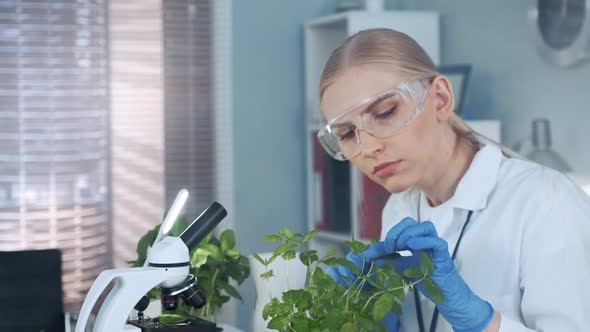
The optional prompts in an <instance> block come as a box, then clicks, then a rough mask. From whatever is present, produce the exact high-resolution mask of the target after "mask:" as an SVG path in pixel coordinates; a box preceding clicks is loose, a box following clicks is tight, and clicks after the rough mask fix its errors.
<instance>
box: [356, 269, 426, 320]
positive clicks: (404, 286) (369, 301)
mask: <svg viewBox="0 0 590 332" xmlns="http://www.w3.org/2000/svg"><path fill="white" fill-rule="evenodd" d="M426 277H427V275H426V274H425V275H423V276H422V278H420V279H419V280H416V281H414V282H411V283H409V284H408V285H403V286H400V287H394V288H388V289H386V290H382V291H380V292H377V293H375V294H373V295H371V297H369V299H368V300H367V302H366V303H365V305H364V306H363V309H362V310H361V312H363V311H365V309H367V306H369V303H371V301H372V300H373V298H374V297H376V296H378V295H381V294H385V293H388V292H392V291H395V290H398V289H404V288H406V287H413V286H414V285H415V284H418V283H420V282H422V280H424V279H426Z"/></svg>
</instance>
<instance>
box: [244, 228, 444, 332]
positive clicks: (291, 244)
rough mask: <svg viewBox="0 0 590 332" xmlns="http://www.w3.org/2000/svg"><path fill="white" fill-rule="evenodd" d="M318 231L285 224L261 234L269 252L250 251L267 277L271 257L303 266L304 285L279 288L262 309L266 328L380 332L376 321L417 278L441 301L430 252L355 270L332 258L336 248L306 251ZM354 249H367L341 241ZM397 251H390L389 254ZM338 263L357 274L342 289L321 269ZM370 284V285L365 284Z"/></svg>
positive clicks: (270, 273)
mask: <svg viewBox="0 0 590 332" xmlns="http://www.w3.org/2000/svg"><path fill="white" fill-rule="evenodd" d="M318 232H319V230H314V231H312V232H310V233H308V234H306V235H302V234H298V233H297V234H294V233H292V232H291V231H290V230H289V229H287V228H285V229H283V230H281V231H280V232H279V234H276V235H268V236H265V237H264V240H265V241H272V242H278V243H279V245H278V247H277V248H276V249H275V251H274V253H273V255H272V256H271V257H270V258H269V259H263V258H262V257H260V256H259V255H257V254H254V257H255V259H256V260H257V261H258V262H260V263H261V264H263V265H264V266H265V267H266V271H265V272H264V273H262V274H261V275H260V276H261V278H263V279H267V280H268V279H269V278H272V277H273V271H272V270H269V269H268V267H269V265H270V264H271V263H272V262H273V261H274V260H275V259H277V258H279V257H280V258H281V259H285V260H291V259H295V258H297V256H299V259H300V260H301V262H302V263H303V264H304V265H305V266H307V273H308V280H309V282H308V284H307V285H306V286H305V287H304V288H303V289H292V290H288V291H286V292H284V293H283V294H282V297H281V298H280V299H279V298H271V299H270V301H269V302H268V303H267V304H266V305H265V307H264V310H263V318H264V319H265V320H266V319H268V318H270V321H269V323H268V328H270V329H273V330H278V331H318V332H328V331H355V332H356V331H373V330H380V331H384V330H385V327H384V326H383V325H382V324H381V321H382V320H383V318H384V317H385V315H386V314H387V313H388V312H390V311H394V312H396V313H397V314H401V312H402V307H401V305H400V303H402V302H403V301H404V299H405V291H406V290H407V289H408V288H411V287H413V286H414V285H416V284H418V283H421V282H422V283H424V286H425V288H426V289H427V291H428V292H429V294H430V295H431V296H432V297H433V298H434V299H435V300H436V301H437V302H440V301H442V300H443V295H442V293H441V291H440V289H439V288H438V287H437V286H436V285H435V284H434V282H433V281H432V279H430V277H429V275H430V274H431V273H432V271H433V269H434V265H433V263H432V261H431V259H430V257H429V256H428V255H427V254H426V253H422V255H421V258H420V266H419V267H413V268H410V269H407V270H405V271H402V273H401V274H400V273H397V272H396V271H395V269H394V268H393V267H392V266H391V265H389V264H386V265H384V266H382V267H378V266H376V265H375V264H373V263H371V264H370V265H369V269H368V272H367V273H366V274H365V275H361V274H360V273H359V270H358V269H357V267H356V266H355V265H354V264H353V263H352V262H350V261H348V260H346V259H344V258H338V257H334V256H335V255H336V250H331V251H329V252H328V253H327V254H326V255H325V256H323V257H321V258H320V257H319V256H318V253H317V251H316V250H306V249H305V245H306V243H307V242H308V241H309V240H310V239H312V238H313V237H314V236H315V235H316V234H317V233H318ZM346 243H347V244H348V245H349V246H350V248H351V249H352V251H353V252H354V253H359V252H362V251H364V250H366V249H367V248H368V246H369V245H368V244H365V243H362V242H359V241H355V240H352V241H347V242H346ZM395 257H399V255H397V254H396V255H391V258H395ZM336 265H344V266H346V267H348V268H350V269H351V270H352V271H354V272H355V274H356V275H361V276H359V277H358V279H357V280H351V281H353V285H355V286H351V287H350V288H346V287H344V286H342V285H340V284H338V283H336V282H334V281H333V280H332V278H331V277H330V276H328V275H327V274H325V273H324V271H323V269H322V266H324V267H325V266H336ZM365 286H370V287H365Z"/></svg>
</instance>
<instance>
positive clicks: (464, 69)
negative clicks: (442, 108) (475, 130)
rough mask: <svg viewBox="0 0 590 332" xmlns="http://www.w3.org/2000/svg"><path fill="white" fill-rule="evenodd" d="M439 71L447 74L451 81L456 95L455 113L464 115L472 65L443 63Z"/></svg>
mask: <svg viewBox="0 0 590 332" xmlns="http://www.w3.org/2000/svg"><path fill="white" fill-rule="evenodd" d="M438 72H439V73H441V74H442V75H444V76H446V77H447V78H448V79H449V81H450V82H451V86H452V88H453V94H454V95H455V113H456V114H457V115H459V116H461V117H462V116H463V106H464V104H465V96H466V94H467V87H468V85H469V79H470V77H471V65H469V64H456V65H443V66H440V67H438Z"/></svg>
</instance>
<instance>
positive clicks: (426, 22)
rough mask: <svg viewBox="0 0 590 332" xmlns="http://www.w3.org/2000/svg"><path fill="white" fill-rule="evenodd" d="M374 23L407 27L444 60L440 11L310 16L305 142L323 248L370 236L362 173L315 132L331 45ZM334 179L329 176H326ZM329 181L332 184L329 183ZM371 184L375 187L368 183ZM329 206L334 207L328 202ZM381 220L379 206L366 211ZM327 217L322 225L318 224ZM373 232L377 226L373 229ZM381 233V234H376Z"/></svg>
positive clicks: (312, 222) (312, 212) (313, 215)
mask: <svg viewBox="0 0 590 332" xmlns="http://www.w3.org/2000/svg"><path fill="white" fill-rule="evenodd" d="M370 28H390V29H394V30H397V31H400V32H403V33H405V34H407V35H409V36H411V37H412V38H414V39H416V41H417V42H418V43H419V44H420V45H421V46H422V47H423V48H424V49H425V50H426V52H427V53H428V54H429V55H430V57H431V58H432V60H433V61H434V62H435V64H437V65H438V64H440V42H439V40H440V38H439V15H438V13H435V12H421V11H420V12H418V11H397V12H396V11H381V12H367V11H352V12H347V13H341V14H336V15H331V16H327V17H321V18H318V19H314V20H311V21H309V22H306V23H305V25H304V38H305V83H306V85H305V115H306V121H305V122H306V126H305V127H306V128H305V130H306V133H305V134H306V135H305V136H306V147H307V197H308V201H307V203H308V205H307V206H308V214H307V217H308V228H309V229H310V230H311V229H314V228H318V227H319V228H321V229H322V232H320V234H318V236H317V237H316V240H314V241H313V242H312V247H313V248H314V249H316V250H318V251H319V252H320V254H321V253H322V252H324V251H326V250H327V249H331V248H338V247H339V246H340V245H342V244H343V242H344V241H345V240H350V239H351V238H353V237H354V238H355V239H361V240H369V239H368V238H367V237H366V236H364V235H365V234H367V233H371V231H367V230H366V229H365V228H364V227H365V226H366V225H364V224H362V223H361V219H362V218H361V213H362V212H363V206H365V205H363V204H364V203H367V200H369V199H371V197H368V195H367V188H368V187H367V186H368V184H367V183H366V182H365V180H364V179H365V178H364V176H362V174H360V173H359V172H358V171H356V170H354V169H353V168H351V167H349V165H348V162H339V161H332V160H330V159H329V156H328V155H327V154H325V152H323V151H321V148H319V147H318V143H317V139H316V138H315V133H316V132H317V129H318V128H319V126H320V125H321V113H320V110H319V94H318V90H319V79H320V76H321V73H322V70H323V67H324V65H325V63H326V61H327V60H328V58H329V56H330V54H331V53H332V51H333V50H334V49H335V48H336V47H338V46H339V45H341V44H342V42H343V41H344V40H345V39H346V38H348V37H349V36H351V35H353V34H355V33H356V32H358V31H361V30H365V29H370ZM328 177H329V178H330V179H327V178H328ZM327 182H330V185H331V186H332V189H330V188H326V183H327ZM368 190H372V189H368ZM330 206H331V208H330ZM367 214H370V216H369V219H370V220H373V219H375V218H378V220H374V221H373V225H374V223H375V222H376V223H377V224H380V222H381V220H380V216H381V211H368V213H365V215H364V216H363V217H364V218H367V217H368V216H367ZM322 223H323V226H322V227H320V226H321V225H322ZM373 233H374V230H373ZM377 236H378V234H377Z"/></svg>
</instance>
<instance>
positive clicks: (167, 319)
mask: <svg viewBox="0 0 590 332" xmlns="http://www.w3.org/2000/svg"><path fill="white" fill-rule="evenodd" d="M188 320H189V318H188V317H185V316H183V315H178V314H166V313H162V314H161V315H160V322H161V323H163V324H168V325H175V324H180V323H184V322H186V321H188Z"/></svg>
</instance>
